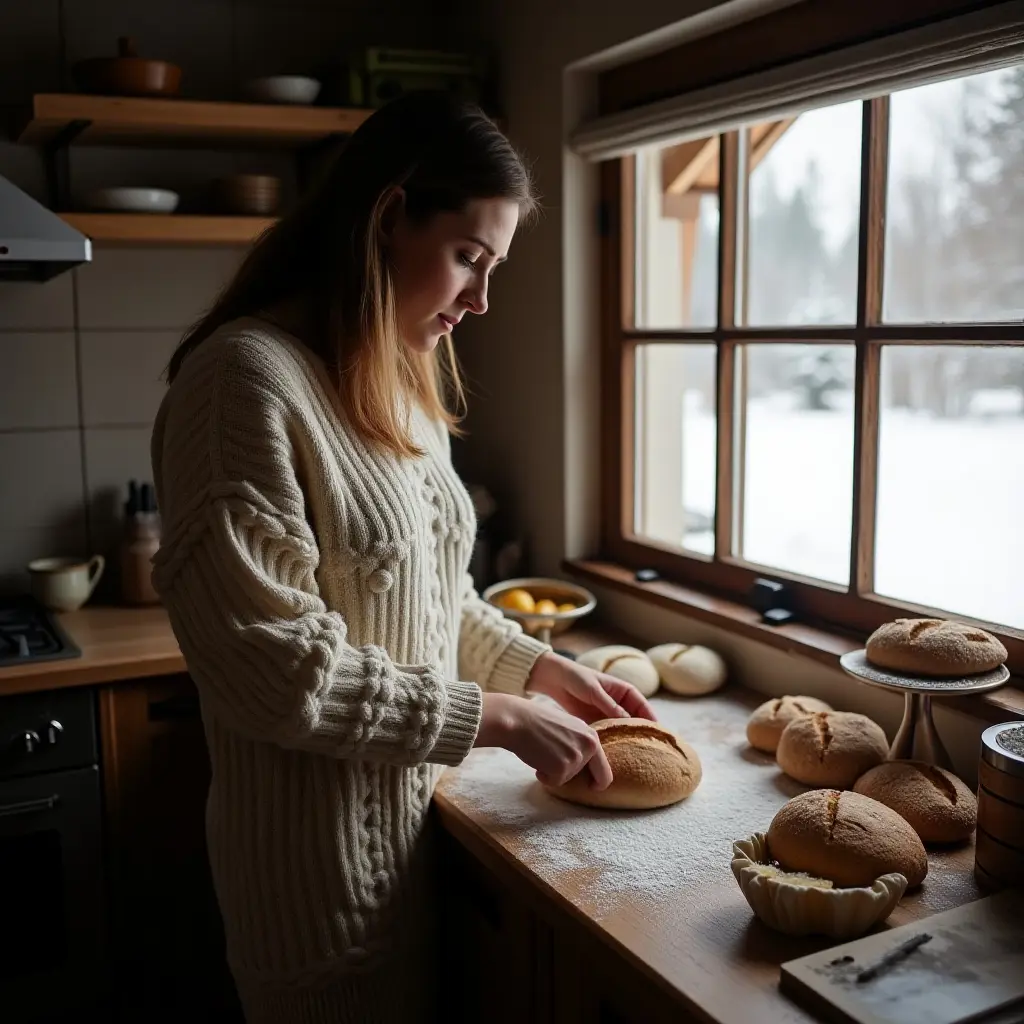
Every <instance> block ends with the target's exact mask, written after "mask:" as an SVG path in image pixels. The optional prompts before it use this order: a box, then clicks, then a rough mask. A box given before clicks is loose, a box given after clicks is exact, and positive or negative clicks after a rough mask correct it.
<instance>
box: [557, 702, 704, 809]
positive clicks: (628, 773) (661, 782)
mask: <svg viewBox="0 0 1024 1024" xmlns="http://www.w3.org/2000/svg"><path fill="white" fill-rule="evenodd" d="M594 728H595V729H596V730H597V734H598V736H599V737H600V739H601V746H602V747H603V748H604V753H605V756H606V757H607V758H608V764H609V765H611V769H612V784H611V785H610V786H609V787H608V788H607V789H603V790H600V791H599V790H595V789H592V788H591V786H590V781H591V775H590V772H589V771H584V772H580V774H579V775H577V776H575V778H572V779H570V780H569V781H568V782H566V783H565V784H564V785H561V786H549V787H547V789H548V790H549V792H551V793H553V794H554V795H555V796H558V797H561V798H562V799H563V800H570V801H572V802H573V803H577V804H584V805H586V806H587V807H611V808H618V809H620V810H629V811H637V810H647V809H649V808H652V807H665V806H667V805H668V804H674V803H678V802H679V801H680V800H684V799H685V798H686V797H688V796H689V795H690V794H691V793H692V792H693V791H694V790H695V789H696V788H697V786H699V785H700V780H701V775H702V770H701V766H700V758H699V757H698V756H697V752H696V751H695V750H694V749H693V747H691V746H690V745H689V744H688V743H684V742H683V741H682V740H681V739H680V738H679V737H678V736H676V734H675V733H673V732H671V731H670V730H669V729H666V728H665V727H664V726H663V725H658V723H657V722H649V721H648V720H647V719H646V718H606V719H603V720H601V721H600V722H595V723H594Z"/></svg>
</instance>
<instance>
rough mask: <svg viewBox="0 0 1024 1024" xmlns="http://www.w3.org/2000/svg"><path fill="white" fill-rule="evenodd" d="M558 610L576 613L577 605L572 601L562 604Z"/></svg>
mask: <svg viewBox="0 0 1024 1024" xmlns="http://www.w3.org/2000/svg"><path fill="white" fill-rule="evenodd" d="M558 610H559V611H560V612H574V611H576V605H574V604H573V603H572V601H566V602H565V604H560V605H559V606H558Z"/></svg>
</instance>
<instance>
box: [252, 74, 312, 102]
mask: <svg viewBox="0 0 1024 1024" xmlns="http://www.w3.org/2000/svg"><path fill="white" fill-rule="evenodd" d="M245 91H246V93H247V94H248V95H249V97H250V98H251V99H254V100H256V101H257V102H259V103H297V104H305V105H308V104H310V103H312V102H313V101H314V100H315V99H316V98H317V96H319V95H320V83H319V82H318V81H317V80H316V79H315V78H306V77H304V76H303V75H271V76H270V77H269V78H254V79H253V80H252V81H251V82H248V83H247V84H246V87H245Z"/></svg>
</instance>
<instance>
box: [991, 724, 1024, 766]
mask: <svg viewBox="0 0 1024 1024" xmlns="http://www.w3.org/2000/svg"><path fill="white" fill-rule="evenodd" d="M1011 729H1021V730H1024V722H1002V723H1001V724H1000V725H992V726H989V728H987V729H986V730H985V731H984V732H983V733H982V734H981V759H982V761H984V762H985V764H987V765H991V767H993V768H994V769H996V771H1000V772H1004V773H1005V774H1006V775H1011V776H1013V777H1014V778H1017V779H1024V756H1021V755H1019V754H1015V753H1013V751H1011V750H1008V749H1007V748H1006V747H1004V746H1003V745H1002V744H1001V743H1000V742H999V740H998V738H997V737H998V736H999V734H1000V733H1002V732H1009V731H1010V730H1011ZM1022 735H1024V733H1022Z"/></svg>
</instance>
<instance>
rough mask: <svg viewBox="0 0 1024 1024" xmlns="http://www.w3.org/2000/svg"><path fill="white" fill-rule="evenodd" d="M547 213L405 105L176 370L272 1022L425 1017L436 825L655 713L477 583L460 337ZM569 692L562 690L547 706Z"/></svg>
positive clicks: (205, 656) (249, 265)
mask: <svg viewBox="0 0 1024 1024" xmlns="http://www.w3.org/2000/svg"><path fill="white" fill-rule="evenodd" d="M534 207H535V199H534V195H533V192H532V189H531V184H530V180H529V176H528V174H527V172H526V171H525V169H524V168H523V165H522V163H521V162H520V160H519V158H518V157H517V156H516V154H515V152H514V150H513V149H512V147H511V146H510V145H509V143H508V141H507V140H506V139H505V138H504V136H503V135H502V134H501V133H500V132H499V131H498V130H497V129H496V128H495V126H494V125H493V124H492V123H491V122H490V121H489V120H488V119H487V118H486V117H484V116H483V115H482V114H481V113H480V112H479V111H478V110H476V109H475V108H473V107H470V106H466V105H464V104H461V103H459V102H456V101H455V100H452V99H450V98H448V97H446V96H443V95H440V94H429V93H425V94H419V95H410V96H407V97H404V98H402V99H400V100H398V101H396V102H394V103H393V104H391V105H389V106H387V107H385V108H384V109H382V110H380V111H378V112H377V113H375V114H374V115H373V116H372V117H370V118H369V119H368V120H367V121H366V122H365V124H364V125H363V126H362V127H360V128H359V130H358V131H357V132H355V134H354V135H353V136H352V138H351V139H350V140H349V142H348V143H347V145H346V146H345V148H344V149H343V151H342V152H341V154H340V156H339V157H338V158H337V160H336V162H335V163H334V165H333V167H332V168H331V170H330V171H329V173H328V174H327V175H325V177H324V178H323V180H322V182H321V183H320V185H319V186H318V188H317V189H316V190H315V191H314V193H313V194H312V195H311V196H310V197H309V198H308V200H307V201H306V202H305V203H304V204H303V205H302V206H301V207H300V208H299V209H298V210H297V211H296V212H295V213H293V214H292V215H291V216H289V217H287V218H285V219H284V220H283V221H282V222H281V223H280V224H279V225H278V226H277V227H276V228H274V229H273V230H272V231H271V232H270V233H269V234H268V235H267V236H266V237H265V238H264V239H263V240H262V241H261V242H260V243H259V244H258V245H257V246H256V247H255V248H254V249H253V251H252V252H251V253H250V255H249V256H248V258H247V259H246V261H245V262H244V263H243V265H242V267H241V269H240V270H239V271H238V273H237V275H236V277H235V279H234V281H233V282H232V283H231V284H230V285H229V286H228V288H227V289H226V290H225V291H224V293H223V294H222V295H221V297H220V298H219V299H218V300H217V302H216V303H215V305H214V306H213V308H212V309H211V311H210V312H209V313H208V314H207V315H206V316H205V317H204V318H203V319H202V320H201V321H200V322H199V323H198V325H197V326H196V327H194V328H193V329H192V331H191V332H190V333H189V334H188V335H187V336H186V337H185V338H184V340H183V341H182V343H181V345H180V347H179V348H178V350H177V352H175V354H174V357H173V359H172V360H171V364H170V368H169V373H168V376H169V378H170V381H171V386H170V389H169V391H168V393H167V396H166V398H165V400H164V402H163V405H162V407H161V409H160V412H159V415H158V418H157V422H156V426H155V429H154V433H153V451H152V454H153V465H154V473H155V479H156V486H157V491H158V494H159V499H160V507H161V510H162V513H163V518H164V540H163V545H162V547H161V550H160V553H159V555H158V556H157V559H156V563H155V572H154V578H155V581H156V584H157V587H158V589H159V591H160V594H161V596H162V598H163V600H164V602H165V604H166V606H167V608H168V610H169V613H170V617H171V622H172V624H173V627H174V631H175V635H176V636H177V638H178V640H179V642H180V644H181V648H182V650H183V652H184V654H185V658H186V661H187V663H188V667H189V671H190V673H191V674H192V676H193V678H194V679H195V681H196V684H197V686H198V688H199V691H200V695H201V699H202V708H203V720H204V723H205V729H206V736H207V741H208V744H209V749H210V756H211V762H212V766H213V781H212V785H211V788H210V795H209V801H208V805H207V831H208V837H209V849H210V857H211V862H212V867H213V876H214V881H215V886H216V890H217V897H218V901H219V903H220V907H221V910H222V913H223V917H224V922H225V928H226V933H227V942H228V957H229V961H230V965H231V969H232V972H233V974H234V977H235V980H236V983H237V986H238V989H239V993H240V995H241V998H242V1002H243V1005H244V1008H245V1012H246V1017H247V1019H248V1020H249V1021H250V1022H252V1021H274V1022H279V1021H281V1022H286V1021H316V1022H328V1021H330V1022H340V1021H353V1022H356V1021H358V1022H360V1024H366V1022H371V1021H394V1022H402V1024H406V1022H415V1021H417V1020H425V1019H428V1017H429V1015H430V1013H431V1009H430V998H429V983H430V981H431V980H432V978H434V979H436V980H437V983H438V985H439V986H440V988H441V989H442V990H443V989H444V988H445V987H448V986H451V985H458V984H459V979H458V965H457V963H449V964H448V965H447V966H446V968H445V969H444V970H442V971H441V973H440V975H437V974H436V973H435V972H433V970H432V965H429V961H428V950H429V949H430V944H429V929H430V922H431V915H430V913H429V907H428V902H429V897H430V895H431V885H430V876H429V873H428V872H429V868H428V864H427V860H426V857H425V852H424V851H425V844H424V839H425V815H426V811H427V807H428V804H429V802H430V797H431V793H432V790H433V788H434V784H435V783H436V781H437V779H438V776H439V773H440V771H441V769H442V767H443V766H445V765H455V764H458V763H459V762H460V761H461V760H462V759H463V758H464V757H465V756H466V754H467V753H468V752H469V750H470V748H471V747H473V746H500V747H505V748H506V749H508V750H510V751H512V752H514V753H515V754H516V755H518V756H519V757H520V758H521V759H522V760H523V761H525V762H526V763H527V764H529V765H530V766H531V767H533V768H534V769H535V770H536V772H537V774H538V776H539V777H541V778H544V779H549V780H551V781H553V782H555V783H558V782H561V781H564V780H565V779H568V778H570V777H572V776H573V775H575V774H577V773H578V772H580V771H589V772H590V775H591V777H592V784H593V785H594V786H597V787H604V786H606V785H607V784H608V783H609V781H610V778H611V773H610V769H609V767H608V763H607V761H606V759H605V757H604V754H603V753H602V751H601V747H600V744H599V743H598V742H597V739H596V736H595V733H594V731H593V730H592V729H591V728H590V726H589V725H588V724H587V722H588V721H593V720H594V719H597V718H606V717H609V716H614V715H627V714H630V715H643V716H649V717H651V712H650V709H649V708H648V706H647V705H646V703H645V702H644V700H643V698H642V697H641V696H640V695H639V693H637V692H636V691H635V690H633V689H632V688H631V687H629V686H628V685H626V684H624V683H621V682H619V681H617V680H614V679H611V678H609V677H605V676H601V675H598V674H597V673H594V672H592V671H590V670H587V669H584V668H582V667H579V666H577V665H575V664H574V663H573V662H571V661H568V660H566V659H563V658H560V657H558V656H557V655H555V654H553V653H552V652H551V650H550V649H549V648H548V647H547V646H545V645H544V644H541V643H539V642H538V641H536V640H534V639H532V638H530V637H528V636H526V635H525V634H523V633H522V631H521V630H520V629H519V627H518V626H517V625H516V624H515V623H513V622H511V621H509V620H507V619H505V618H503V617H502V616H501V615H500V613H498V612H497V611H495V609H493V608H491V607H489V606H488V605H486V604H485V603H484V602H483V601H481V600H480V598H479V597H478V596H477V595H476V593H475V592H474V591H473V588H472V585H471V583H470V581H469V578H468V575H467V571H466V570H467V566H468V564H469V558H470V553H471V549H472V545H473V540H474V533H475V522H474V516H473V509H472V505H471V503H470V500H469V498H468V495H467V493H466V491H465V489H464V487H463V486H462V484H461V483H460V481H459V480H458V478H457V476H456V474H455V472H454V471H453V469H452V465H451V460H450V455H449V444H448V439H449V433H450V432H451V431H452V430H453V429H454V427H455V417H454V416H453V414H452V413H451V412H449V411H448V409H447V408H446V406H445V404H444V401H443V397H442V395H443V391H444V378H443V376H442V373H441V366H440V362H439V360H438V359H437V355H436V352H435V350H436V349H437V347H438V345H439V344H440V346H441V348H442V351H443V353H444V355H445V357H446V363H447V382H448V384H449V385H450V387H451V390H453V391H454V392H455V395H456V397H461V389H460V387H459V382H458V377H457V374H456V370H455V364H454V360H453V354H452V348H451V332H452V330H453V329H454V327H455V325H456V324H457V323H458V322H459V321H460V320H461V319H462V317H463V315H464V314H466V313H476V314H482V313H484V312H486V310H487V286H488V280H489V277H490V275H491V273H492V272H493V271H494V269H495V267H497V266H498V264H499V263H501V262H502V260H504V259H505V257H506V254H507V253H508V248H509V244H510V242H511V240H512V236H513V233H514V232H515V229H516V226H517V223H518V221H519V219H520V218H521V217H524V218H525V217H527V216H529V215H530V214H531V213H532V212H533V210H534ZM527 693H543V694H546V695H548V696H549V697H552V698H553V699H554V701H555V702H557V703H552V702H550V701H548V702H544V701H539V702H538V701H531V700H527V699H524V697H525V695H526V694H527Z"/></svg>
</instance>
